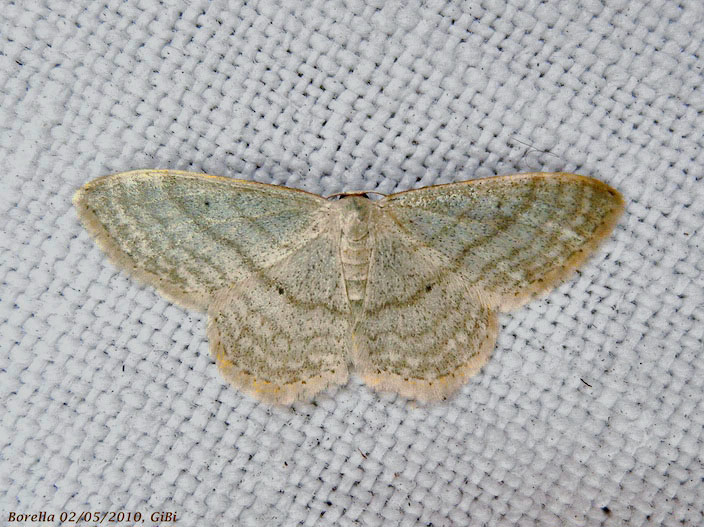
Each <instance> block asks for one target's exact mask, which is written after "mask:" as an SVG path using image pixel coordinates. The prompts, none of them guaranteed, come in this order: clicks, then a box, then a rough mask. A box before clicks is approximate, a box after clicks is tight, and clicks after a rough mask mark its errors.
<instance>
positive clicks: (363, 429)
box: [0, 0, 704, 526]
mask: <svg viewBox="0 0 704 527" xmlns="http://www.w3.org/2000/svg"><path fill="white" fill-rule="evenodd" d="M0 4H2V5H0V10H1V11H2V13H3V15H2V19H1V20H0V66H1V67H0V169H1V174H2V176H1V177H2V192H0V210H1V214H2V221H1V222H0V279H1V281H2V286H1V287H2V289H1V293H0V395H1V397H2V401H3V404H4V411H3V412H2V415H1V417H0V423H1V424H0V514H2V521H3V522H8V521H9V518H10V515H11V514H19V513H22V514H34V513H40V512H42V511H44V512H46V513H47V514H54V515H55V517H56V519H55V521H54V523H51V522H45V523H42V525H46V524H49V525H58V522H59V515H60V513H61V512H75V513H77V514H80V513H81V512H83V511H100V512H120V511H122V512H124V513H132V514H134V513H136V512H139V513H141V514H142V515H143V516H142V517H143V518H144V519H149V518H150V517H151V515H152V513H159V512H170V513H174V514H175V515H176V518H177V521H178V524H180V525H369V526H382V525H383V526H387V525H408V526H410V525H433V526H450V525H536V524H537V525H613V526H620V525H672V526H674V525H702V524H704V512H703V508H704V505H702V504H704V483H703V481H704V479H703V478H704V308H703V306H704V294H703V292H704V273H703V271H704V258H702V250H703V248H704V232H703V229H702V226H703V225H704V132H703V131H704V90H703V89H702V86H704V7H703V4H702V2H701V1H700V0H681V1H675V0H651V1H646V0H634V1H626V0H618V1H611V0H609V1H603V2H602V1H598V0H578V1H555V2H544V3H542V2H537V1H527V0H512V1H509V2H503V1H496V2H494V1H488V0H486V1H485V0H482V1H476V2H467V3H459V2H442V1H430V2H421V3H418V2H413V1H409V2H391V1H387V2H384V1H376V2H368V3H365V2H363V1H361V0H351V1H349V2H340V1H316V2H312V3H302V2H285V1H282V2H274V1H269V0H263V1H260V2H254V3H249V2H247V3H238V2H234V1H233V2H205V1H200V0H194V1H190V2H177V1H170V0H168V1H162V2H151V1H147V0H145V1H141V2H136V1H135V2H132V1H112V0H108V1H107V2H89V1H84V0H82V1H76V0H73V1H71V2H68V1H62V0H56V1H51V2H49V1H48V0H41V1H37V2H26V3H25V2H8V1H2V2H0ZM137 168H170V169H180V170H191V171H196V172H205V173H209V174H214V175H221V176H229V177H237V178H239V179H248V180H256V181H261V182H267V183H275V184H280V185H287V186H290V187H295V188H301V189H305V190H308V191H311V192H316V193H319V194H323V195H327V194H332V193H335V192H341V191H344V190H359V189H364V190H375V191H378V192H382V193H392V192H397V191H401V190H406V189H410V188H417V187H421V186H425V185H431V184H437V183H448V182H453V181H462V180H466V179H472V178H477V177H484V176H491V175H497V174H509V173H515V172H530V171H567V172H576V173H580V174H583V175H587V176H593V177H597V178H599V179H601V180H603V181H605V182H607V183H609V184H610V185H612V186H614V187H615V188H617V189H619V190H620V191H621V192H622V193H623V195H624V197H625V199H626V201H627V208H626V212H625V214H624V216H623V218H622V219H621V221H620V223H619V224H618V226H617V228H616V230H615V231H614V233H613V235H612V236H611V237H610V238H609V239H608V240H607V241H606V243H605V244H604V246H603V247H602V248H601V249H600V250H599V252H598V253H596V254H595V256H594V257H593V258H591V259H590V260H589V261H588V262H587V263H586V264H585V265H584V266H583V267H582V269H581V270H580V272H579V273H577V274H575V275H574V276H573V277H572V278H571V279H570V280H568V281H567V282H566V283H564V284H563V285H561V286H560V287H558V288H557V289H555V290H554V291H552V292H551V293H550V294H549V295H548V296H546V297H544V298H542V299H540V300H536V301H533V302H531V303H529V304H528V305H526V306H525V307H523V308H521V309H519V310H516V311H514V312H512V313H510V314H504V315H501V317H500V324H501V329H500V333H499V339H498V342H497V346H496V349H495V351H494V353H493V356H492V358H491V360H490V361H489V363H488V364H487V365H486V366H485V367H484V368H483V369H482V371H481V372H480V373H479V374H478V375H477V376H476V377H474V378H472V379H471V380H470V381H469V382H468V383H467V384H466V385H465V386H463V387H462V388H461V390H460V391H459V392H458V393H457V395H456V396H455V397H453V398H451V399H450V400H449V401H447V402H444V403H442V404H432V405H421V404H416V403H413V402H412V401H408V400H406V399H404V398H402V397H399V396H395V395H393V394H389V393H377V392H374V391H372V390H371V389H369V388H368V387H366V386H365V385H364V384H362V383H361V382H360V381H359V380H358V379H356V378H354V377H353V378H352V380H351V381H350V383H349V384H348V385H346V386H342V387H340V388H337V389H331V390H328V391H326V392H323V393H322V394H321V395H319V396H318V397H316V398H315V400H314V401H313V402H311V403H297V404H294V405H293V406H292V407H273V406H270V405H267V404H261V403H259V402H257V401H255V400H253V399H251V398H250V397H248V396H246V395H243V394H242V393H241V392H239V391H238V390H236V389H234V388H232V387H230V386H229V385H228V384H227V383H226V382H225V381H223V380H222V378H221V377H220V375H219V373H218V371H217V368H216V366H215V364H214V361H213V359H212V358H211V356H210V353H209V350H208V341H207V338H206V332H205V322H206V316H205V315H204V314H202V313H198V312H196V311H190V310H185V309H182V308H180V307H178V306H175V305H173V304H171V303H169V302H168V301H166V300H164V299H163V298H162V297H160V296H159V295H158V294H157V293H156V292H155V291H154V290H153V289H152V288H150V287H146V286H143V285H141V284H140V283H138V282H137V281H135V280H133V279H132V278H130V277H129V276H128V275H127V274H126V273H124V272H121V271H119V270H117V269H116V268H115V267H114V266H113V265H112V264H110V262H109V261H108V260H107V258H106V257H105V255H104V253H103V252H102V251H101V250H100V249H99V248H98V247H97V246H96V244H95V243H94V242H93V240H92V239H91V238H90V236H89V235H88V234H87V232H86V231H85V230H84V229H83V227H82V226H81V224H80V223H79V222H78V219H77V217H76V213H75V210H74V208H73V206H72V204H71V197H72V195H73V193H74V191H75V190H76V189H77V188H78V187H79V186H81V185H82V184H84V183H86V182H87V181H89V180H91V179H93V178H95V177H98V176H101V175H105V174H110V173H114V172H121V171H126V170H132V169H137ZM167 519H168V517H167ZM95 523H97V522H95ZM133 523H138V522H128V521H127V520H122V521H113V522H112V524H115V525H131V524H133ZM35 524H38V522H34V523H33V522H32V520H31V519H30V520H28V521H27V522H25V525H35ZM150 524H155V525H169V523H168V522H161V521H160V520H159V519H157V520H155V521H153V522H152V523H150Z"/></svg>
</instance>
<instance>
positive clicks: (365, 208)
mask: <svg viewBox="0 0 704 527" xmlns="http://www.w3.org/2000/svg"><path fill="white" fill-rule="evenodd" d="M339 203H340V208H341V209H342V210H341V215H340V227H341V231H342V232H341V236H340V253H341V254H340V256H341V258H342V271H343V273H344V276H345V285H346V286H347V298H348V299H349V301H350V305H351V307H352V310H353V312H355V311H358V310H359V309H361V306H362V304H363V302H364V295H365V292H366V288H367V275H368V272H369V259H370V257H371V244H370V238H371V237H370V235H369V234H370V221H371V218H372V209H373V207H374V204H373V203H372V202H371V201H369V199H367V198H365V197H361V196H349V197H346V198H343V199H341V200H340V202H339Z"/></svg>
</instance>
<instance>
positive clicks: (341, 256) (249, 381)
mask: <svg viewBox="0 0 704 527" xmlns="http://www.w3.org/2000/svg"><path fill="white" fill-rule="evenodd" d="M74 204H75V206H76V209H77V211H78V215H79V217H80V219H81V220H82V222H83V224H84V225H85V227H86V229H87V230H88V231H89V232H90V234H91V235H92V236H93V237H94V238H95V240H96V241H97V243H98V244H99V245H100V247H102V249H103V250H104V251H105V252H106V253H107V255H108V256H109V258H110V259H111V260H112V262H114V263H115V265H117V266H118V267H119V268H122V269H125V270H126V271H128V272H129V273H131V274H132V275H134V276H135V277H136V278H138V279H139V280H141V281H142V282H144V283H146V284H149V285H151V286H153V287H154V288H156V289H157V290H158V291H159V292H160V293H161V294H163V295H164V296H165V297H166V298H168V299H169V300H171V301H173V302H175V303H176V304H179V305H181V306H184V307H187V308H194V309H198V310H201V311H205V312H207V316H208V326H207V332H208V339H209V342H210V349H211V352H212V354H213V356H214V359H215V362H216V363H217V365H218V367H219V369H220V371H221V372H222V374H223V376H224V377H225V378H226V379H227V380H228V381H229V382H230V383H232V384H233V385H235V386H236V387H238V388H239V389H241V390H242V391H244V392H246V393H248V394H250V395H252V396H254V397H256V398H257V399H260V400H263V401H267V402H271V403H280V404H291V403H292V402H294V401H296V400H301V399H303V400H305V399H310V398H312V397H313V396H314V395H315V394H317V393H318V392H320V391H321V390H324V389H325V388H327V387H329V386H331V385H340V384H345V383H346V382H347V380H348V376H349V374H350V372H351V371H352V370H354V372H355V373H356V374H357V375H358V376H360V377H361V378H362V379H363V380H364V381H365V382H366V383H367V384H368V385H370V386H372V387H374V388H376V389H379V390H388V391H393V392H397V393H399V394H401V395H402V396H405V397H407V398H412V399H418V400H421V401H437V400H441V399H444V398H446V397H448V396H449V395H451V394H452V393H453V392H455V391H456V390H457V389H458V388H459V387H460V386H462V384H464V383H465V381H466V380H467V379H468V378H469V377H470V376H472V375H474V374H475V373H476V372H477V371H478V370H479V369H480V368H481V366H482V365H483V364H484V363H486V361H487V360H488V358H489V355H490V353H491V351H492V349H493V348H494V343H495V340H496V336H497V331H498V323H497V314H498V313H499V312H502V311H508V310H510V309H514V308H517V307H519V306H521V305H523V304H524V303H525V302H527V301H528V300H529V299H531V298H533V297H534V296H536V295H540V294H542V293H546V292H547V291H549V290H550V289H552V288H553V287H555V285H556V284H558V283H559V282H560V281H562V280H563V279H565V278H566V277H568V276H569V275H570V273H572V271H573V270H574V269H575V268H577V266H579V265H580V264H581V263H582V262H583V261H584V260H585V259H586V258H587V257H588V256H589V255H590V254H591V253H592V252H593V251H594V250H595V249H596V247H597V246H598V245H599V243H600V242H601V241H602V240H603V239H604V238H605V237H606V236H607V235H608V234H609V233H610V232H611V231H612V229H613V228H614V226H615V225H616V222H617V221H618V218H619V216H620V215H621V213H622V211H623V208H624V201H623V198H622V197H621V195H620V194H619V193H618V192H617V191H616V190H614V189H613V188H611V187H610V186H608V185H606V184H605V183H602V182H600V181H598V180H596V179H592V178H588V177H584V176H579V175H575V174H567V173H530V174H516V175H509V176H499V177H491V178H485V179H476V180H471V181H464V182H460V183H450V184H446V185H435V186H430V187H426V188H421V189H417V190H409V191H406V192H400V193H398V194H392V195H389V196H385V197H383V198H382V199H379V200H371V199H369V198H368V197H367V194H366V193H365V192H362V191H360V192H349V193H344V194H340V195H337V196H335V198H330V199H327V198H323V197H320V196H317V195H315V194H311V193H308V192H304V191H301V190H294V189H290V188H286V187H281V186H275V185H266V184H262V183H256V182H251V181H241V180H235V179H230V178H224V177H214V176H209V175H205V174H196V173H189V172H179V171H172V170H137V171H133V172H124V173H120V174H114V175H111V176H106V177H102V178H98V179H96V180H94V181H91V182H89V183H88V184H86V185H85V186H84V187H82V188H81V189H79V190H78V191H77V192H76V194H75V197H74Z"/></svg>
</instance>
